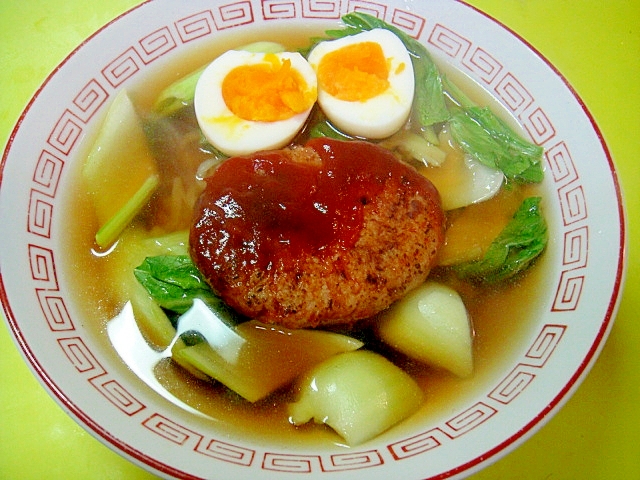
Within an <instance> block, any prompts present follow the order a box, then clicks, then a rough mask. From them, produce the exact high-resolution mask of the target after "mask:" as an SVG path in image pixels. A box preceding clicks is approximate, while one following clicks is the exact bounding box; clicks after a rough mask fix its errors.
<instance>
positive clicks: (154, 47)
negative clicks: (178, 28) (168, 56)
mask: <svg viewBox="0 0 640 480" xmlns="http://www.w3.org/2000/svg"><path fill="white" fill-rule="evenodd" d="M138 45H140V49H139V52H140V53H141V56H142V59H143V61H144V62H145V64H149V63H151V62H153V61H154V60H156V59H158V58H160V57H161V56H162V55H164V54H165V53H169V52H170V51H171V50H173V49H174V48H176V46H177V44H176V41H175V40H174V38H173V35H172V34H171V30H169V28H168V27H163V28H160V29H158V30H156V31H155V32H152V33H150V34H149V35H147V36H145V37H142V38H141V39H140V41H139V42H138Z"/></svg>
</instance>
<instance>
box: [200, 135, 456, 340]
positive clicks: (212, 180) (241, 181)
mask: <svg viewBox="0 0 640 480" xmlns="http://www.w3.org/2000/svg"><path fill="white" fill-rule="evenodd" d="M443 240H444V214H443V211H442V208H441V204H440V197H439V195H438V192H437V190H436V189H435V187H434V186H433V185H432V184H431V183H430V182H429V181H428V180H427V179H425V178H424V177H423V176H422V175H420V174H419V173H418V172H417V171H416V170H415V169H414V168H412V167H411V166H408V165H405V164H404V163H401V162H399V161H398V160H397V159H396V158H395V157H394V156H393V155H392V154H391V153H390V152H388V151H387V150H384V149H383V148H381V147H378V146H376V145H374V144H371V143H367V142H360V141H354V142H341V141H337V140H329V139H315V140H310V141H309V142H308V143H307V145H306V146H305V147H297V148H292V149H284V150H279V151H272V152H260V153H257V154H254V155H251V156H246V157H234V158H231V159H229V160H227V161H225V162H224V163H223V164H222V165H221V166H220V167H218V169H217V170H216V171H215V172H214V173H213V174H212V175H211V176H210V177H209V178H207V186H206V188H205V190H204V192H203V194H202V195H201V197H200V199H199V201H198V202H197V204H196V207H195V212H194V220H193V223H192V227H191V233H190V244H191V253H192V257H193V259H194V262H195V264H196V265H197V267H198V268H199V269H200V271H201V272H202V273H203V275H204V276H205V278H206V279H207V281H208V282H209V283H210V285H211V287H212V288H213V289H214V290H215V291H216V292H217V293H218V294H219V295H220V296H221V297H222V298H223V299H224V300H225V301H226V302H227V303H228V304H229V305H230V306H231V307H233V308H234V309H236V310H237V311H238V312H240V313H241V314H243V315H246V316H248V317H251V318H255V319H258V320H261V321H263V322H266V323H275V324H280V325H283V326H286V327H290V328H304V327H316V326H327V325H332V324H342V323H352V322H355V321H356V320H359V319H363V318H367V317H370V316H372V315H375V314H376V313H378V312H379V311H381V310H383V309H385V308H386V307H388V306H389V305H390V304H391V303H392V302H394V301H395V300H397V299H399V298H400V297H402V296H403V295H404V294H405V293H406V292H407V291H409V290H411V289H412V288H414V287H416V286H417V285H419V284H420V283H422V282H423V281H424V280H425V279H426V277H427V276H428V274H429V271H430V269H431V267H432V265H433V264H434V262H435V257H436V254H437V252H438V249H439V247H440V245H441V244H442V242H443Z"/></svg>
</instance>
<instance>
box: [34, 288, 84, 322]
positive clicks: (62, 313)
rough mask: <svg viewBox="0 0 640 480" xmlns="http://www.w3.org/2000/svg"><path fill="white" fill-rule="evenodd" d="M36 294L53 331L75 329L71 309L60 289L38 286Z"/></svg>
mask: <svg viewBox="0 0 640 480" xmlns="http://www.w3.org/2000/svg"><path fill="white" fill-rule="evenodd" d="M36 295H37V296H38V302H39V303H40V309H41V310H42V313H43V314H44V318H45V319H46V320H47V324H48V325H49V328H50V329H51V331H52V332H64V331H69V330H75V327H74V325H73V320H72V319H71V316H70V315H69V310H68V309H67V306H66V305H65V303H64V298H63V297H62V295H61V293H60V292H59V291H57V290H46V289H42V288H36Z"/></svg>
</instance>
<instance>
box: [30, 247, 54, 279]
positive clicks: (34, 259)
mask: <svg viewBox="0 0 640 480" xmlns="http://www.w3.org/2000/svg"><path fill="white" fill-rule="evenodd" d="M28 250H29V265H30V267H31V278H32V279H33V281H34V282H37V283H38V285H39V287H40V288H42V287H44V288H47V289H48V290H58V276H57V274H56V265H55V262H54V261H53V250H51V249H50V248H45V247H41V246H38V245H29V246H28Z"/></svg>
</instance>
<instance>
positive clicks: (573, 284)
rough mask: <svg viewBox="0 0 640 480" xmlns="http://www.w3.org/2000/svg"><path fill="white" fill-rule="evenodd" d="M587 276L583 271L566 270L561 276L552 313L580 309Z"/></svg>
mask: <svg viewBox="0 0 640 480" xmlns="http://www.w3.org/2000/svg"><path fill="white" fill-rule="evenodd" d="M584 282H585V276H584V273H582V269H576V270H565V271H563V272H562V273H561V274H560V281H559V282H558V287H557V289H556V295H555V298H554V301H553V306H552V307H551V311H552V312H561V311H565V312H569V311H573V310H575V309H576V308H577V307H578V302H579V301H580V296H581V294H582V288H583V287H584Z"/></svg>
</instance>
